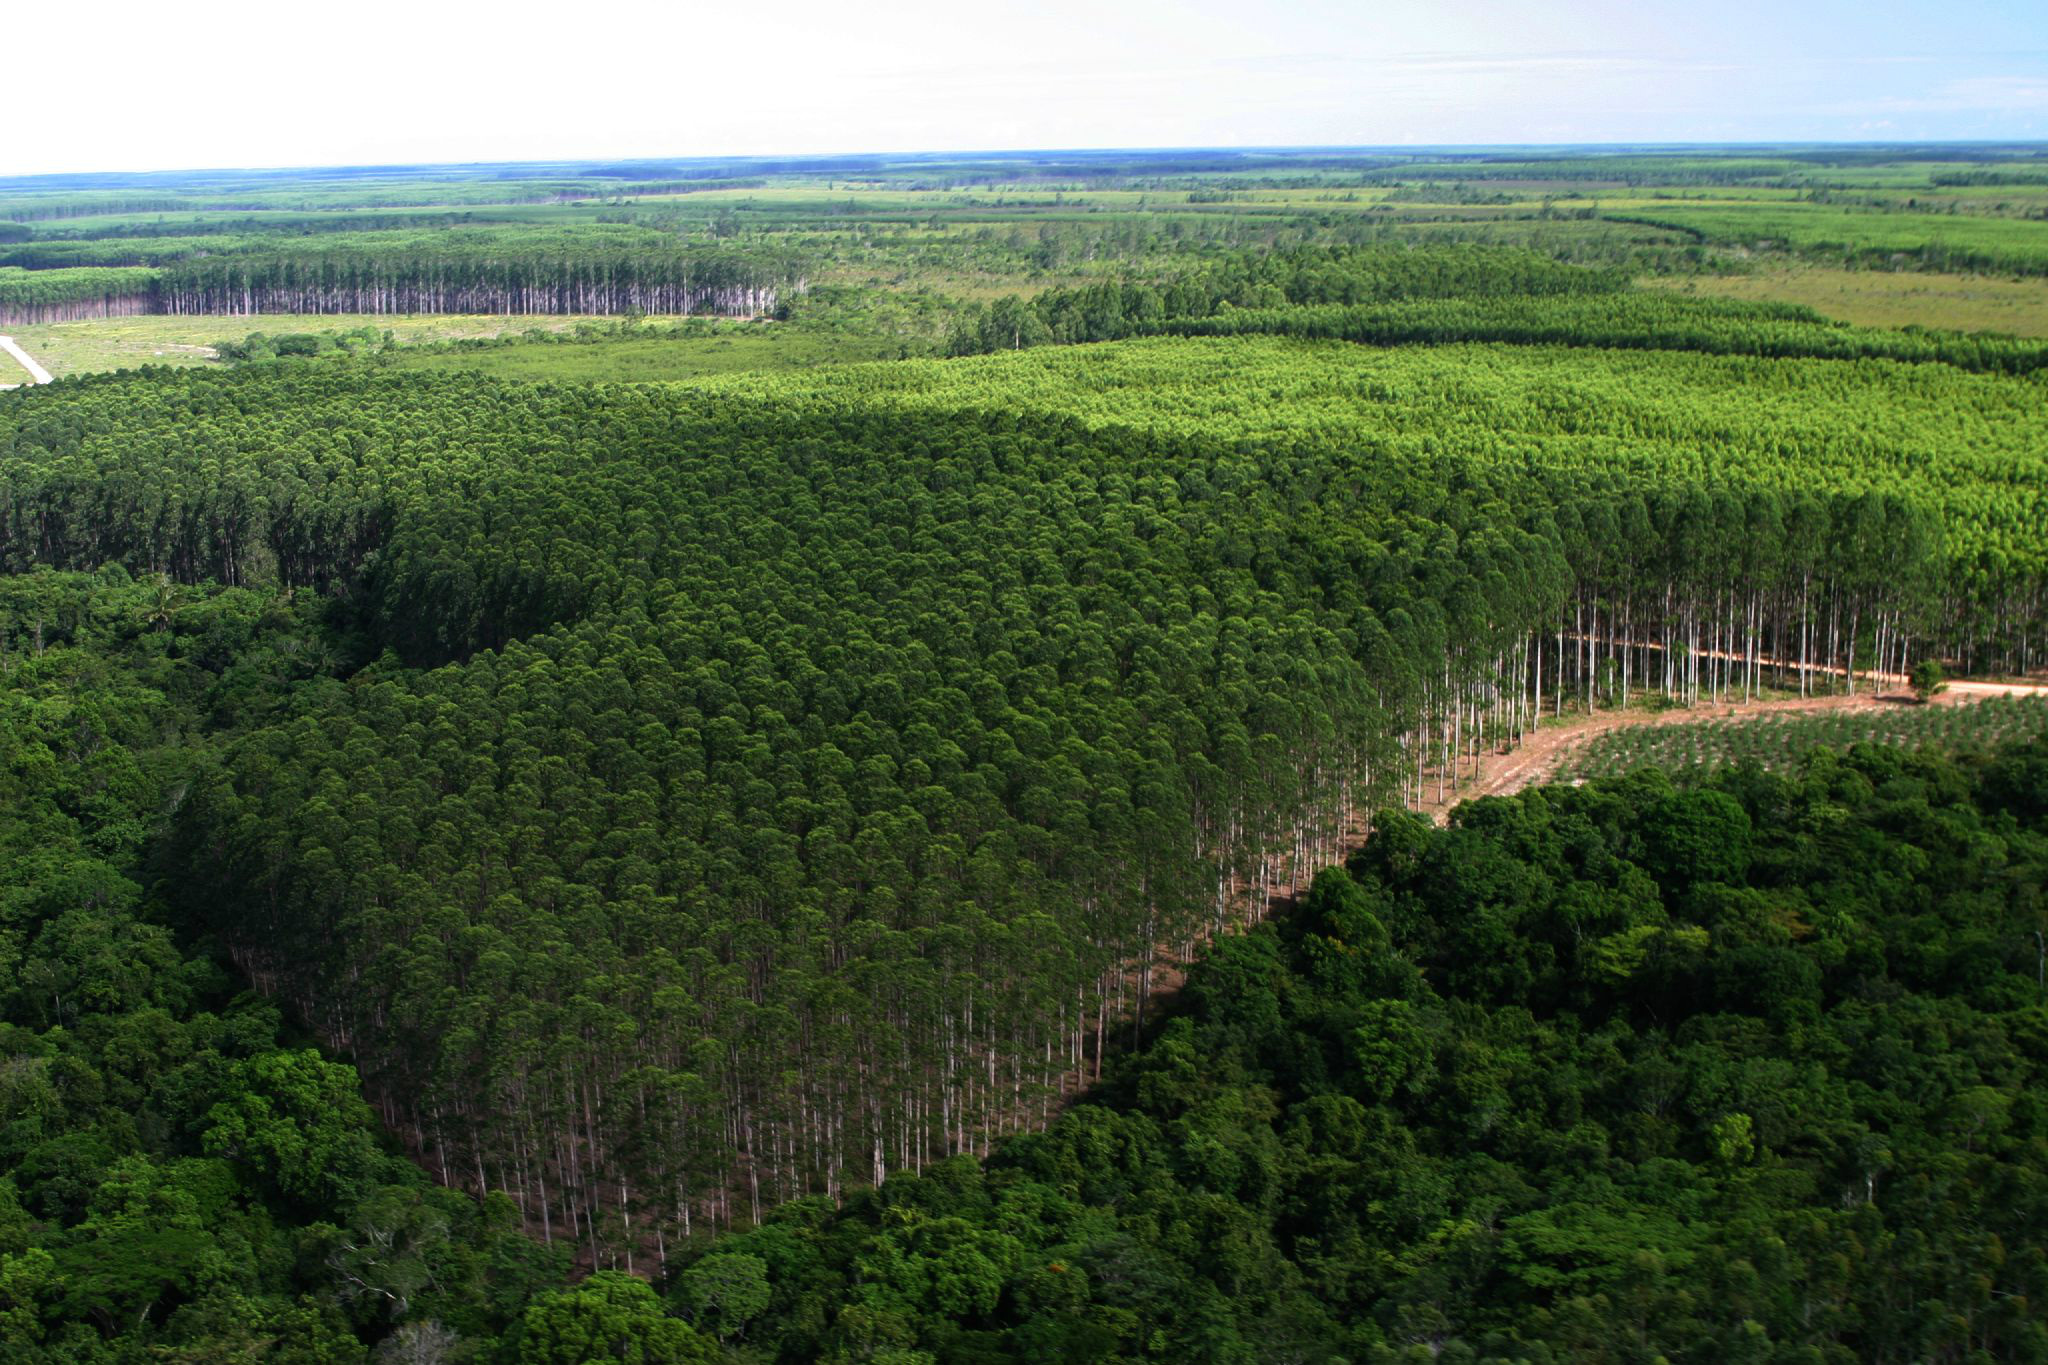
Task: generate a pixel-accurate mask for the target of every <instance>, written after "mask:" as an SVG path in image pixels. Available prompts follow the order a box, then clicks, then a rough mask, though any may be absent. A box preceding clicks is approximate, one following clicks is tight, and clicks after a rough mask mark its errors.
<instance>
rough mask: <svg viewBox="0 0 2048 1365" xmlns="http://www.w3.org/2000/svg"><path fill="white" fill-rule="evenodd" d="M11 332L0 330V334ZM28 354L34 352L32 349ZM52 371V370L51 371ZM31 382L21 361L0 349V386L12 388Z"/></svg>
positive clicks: (10, 334) (10, 333) (7, 334)
mask: <svg viewBox="0 0 2048 1365" xmlns="http://www.w3.org/2000/svg"><path fill="white" fill-rule="evenodd" d="M12 335H13V333H12V332H0V336H12ZM29 354H31V355H33V354H35V353H34V352H33V351H31V352H29ZM53 373H54V372H53ZM29 382H31V379H30V375H29V372H28V371H27V370H25V369H23V368H22V366H21V362H20V361H18V360H16V359H15V358H14V357H13V356H11V355H9V354H7V352H5V351H0V388H14V387H17V386H19V385H22V384H27V383H29Z"/></svg>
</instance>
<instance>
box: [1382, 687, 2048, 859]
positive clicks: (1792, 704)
mask: <svg viewBox="0 0 2048 1365" xmlns="http://www.w3.org/2000/svg"><path fill="white" fill-rule="evenodd" d="M2013 696H2048V683H2041V682H1977V681H1974V680H1972V681H1961V680H1959V681H1955V682H1951V683H1949V684H1948V690H1947V691H1946V692H1942V693H1940V694H1939V695H1937V696H1936V697H1935V699H1934V701H1935V704H1936V705H1938V706H1968V705H1970V704H1971V703H1973V702H1979V701H1983V700H1985V699H1987V698H1990V697H2013ZM1914 705H1918V703H1917V702H1916V701H1915V700H1914V699H1913V697H1912V694H1910V693H1905V692H1887V693H1881V694H1880V693H1868V692H1859V693H1857V694H1856V695H1855V696H1853V697H1851V696H1843V695H1835V696H1826V697H1793V698H1788V699H1785V700H1782V701H1752V702H1724V703H1722V704H1720V705H1718V706H1717V705H1712V704H1707V705H1700V706H1694V707H1690V708H1688V707H1673V708H1671V709H1670V710H1667V711H1597V712H1595V713H1594V714H1592V715H1591V716H1586V715H1579V716H1575V717H1572V718H1571V719H1568V720H1558V719H1550V720H1546V721H1545V722H1544V724H1543V725H1542V727H1541V728H1539V729H1537V730H1534V731H1531V732H1530V733H1528V734H1526V735H1524V736H1523V737H1522V742H1521V743H1520V744H1518V745H1516V746H1515V747H1514V748H1513V749H1511V750H1509V751H1508V752H1506V753H1487V754H1483V755H1481V756H1480V759H1479V777H1478V779H1477V780H1476V781H1474V780H1472V779H1469V778H1468V779H1467V780H1466V782H1465V784H1464V785H1463V786H1462V787H1461V788H1460V789H1459V790H1458V791H1457V792H1455V793H1448V794H1447V795H1448V800H1446V801H1443V802H1438V801H1434V800H1431V801H1426V802H1424V803H1423V807H1422V809H1423V811H1424V813H1426V814H1427V815H1428V816H1429V817H1430V818H1431V819H1432V820H1435V821H1436V822H1437V823H1438V824H1440V825H1441V824H1443V823H1445V822H1446V821H1447V820H1448V819H1449V818H1450V813H1451V810H1452V808H1454V807H1455V806H1457V805H1458V803H1459V802H1461V801H1470V800H1473V799H1475V798H1477V797H1481V796H1512V795H1514V794H1515V793H1516V792H1518V791H1520V790H1522V788H1524V787H1533V786H1536V785H1538V784H1539V783H1542V782H1547V781H1549V780H1551V779H1552V778H1554V777H1556V776H1557V775H1558V774H1559V773H1561V772H1563V771H1564V770H1565V768H1566V767H1567V766H1568V765H1569V763H1570V761H1571V760H1572V759H1573V758H1574V757H1576V756H1577V754H1578V752H1579V750H1580V749H1581V748H1583V747H1584V746H1585V745H1586V744H1587V743H1588V742H1590V741H1591V740H1593V739H1595V738H1597V737H1599V736H1601V735H1604V734H1609V733H1611V732H1613V731H1615V730H1625V729H1629V728H1630V727H1633V726H1638V725H1685V724H1688V723H1691V722H1695V721H1704V720H1735V719H1744V720H1747V719H1754V718H1758V717H1763V716H1774V715H1785V714H1788V713H1796V712H1809V713H1810V712H1816V711H1874V710H1878V709H1880V708H1883V707H1892V706H1914Z"/></svg>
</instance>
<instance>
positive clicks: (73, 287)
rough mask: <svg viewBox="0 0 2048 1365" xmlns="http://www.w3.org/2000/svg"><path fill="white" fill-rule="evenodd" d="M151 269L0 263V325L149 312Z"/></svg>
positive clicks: (154, 275)
mask: <svg viewBox="0 0 2048 1365" xmlns="http://www.w3.org/2000/svg"><path fill="white" fill-rule="evenodd" d="M156 281H157V272H156V271H154V270H124V269H119V268H111V267H88V268H81V269H77V270H17V269H13V268H7V267H0V323H38V322H70V321H73V320H75V319H78V318H109V317H131V316H133V315H135V314H137V313H151V312H155V311H156V309H155V308H154V307H153V306H152V305H153V298H152V291H154V289H155V287H156Z"/></svg>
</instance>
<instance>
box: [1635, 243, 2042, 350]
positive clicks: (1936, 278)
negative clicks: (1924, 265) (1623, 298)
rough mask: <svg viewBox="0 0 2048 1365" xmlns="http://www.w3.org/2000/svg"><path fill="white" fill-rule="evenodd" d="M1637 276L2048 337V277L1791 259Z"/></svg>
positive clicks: (1693, 288)
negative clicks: (1741, 268)
mask: <svg viewBox="0 0 2048 1365" xmlns="http://www.w3.org/2000/svg"><path fill="white" fill-rule="evenodd" d="M2044 231H2048V229H2044ZM1640 283H1642V284H1644V285H1646V286H1649V287H1652V288H1660V289H1670V290H1673V291H1675V292H1678V293H1682V294H1705V295H1712V296H1714V297H1716V298H1724V299H1749V300H1771V301H1777V302H1784V303H1802V304H1805V305H1806V306H1807V307H1809V308H1811V309H1813V310H1814V311H1815V312H1817V313H1819V314H1821V315H1822V316H1823V317H1830V318H1836V319H1838V320H1840V321H1842V322H1851V323H1855V324H1856V325H1857V326H1859V327H1910V326H1918V327H1940V328H1947V329H1950V330H1953V331H1958V332H2005V333H2009V334H2010V335H2013V336H2023V337H2048V279H2034V278H2025V279H2002V278H1999V277H1997V276H1991V275H1950V274H1941V273H1938V272H1935V271H1889V270H1838V269H1833V268H1829V267H1825V266H1804V265H1789V266H1782V267H1778V268H1776V269H1768V270H1758V271H1756V272H1754V273H1752V274H1747V275H1703V276H1683V277H1673V276H1663V277H1651V278H1646V279H1644V280H1642V281H1640Z"/></svg>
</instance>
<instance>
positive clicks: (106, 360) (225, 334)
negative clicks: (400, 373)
mask: <svg viewBox="0 0 2048 1365" xmlns="http://www.w3.org/2000/svg"><path fill="white" fill-rule="evenodd" d="M591 321H596V319H592V318H586V317H573V316H545V317H543V316H512V317H485V316H475V315H455V314H421V315H417V316H396V315H385V316H382V317H376V316H372V315H369V314H361V313H326V314H317V315H315V314H288V313H266V314H259V315H253V316H252V315H248V314H241V315H234V316H183V317H131V318H87V319H83V320H81V321H78V322H49V323H38V324H28V323H19V324H13V325H10V326H9V327H7V328H6V333H7V335H9V336H12V337H13V338H14V339H15V340H16V341H18V342H20V343H21V346H22V349H23V350H25V351H27V352H28V353H29V354H30V355H33V356H34V357H35V358H36V359H37V360H39V361H41V362H42V363H43V365H44V366H45V367H46V368H47V369H48V370H49V371H50V373H51V374H54V375H56V376H57V377H58V378H60V379H61V378H63V377H64V376H66V375H74V374H99V373H104V372H106V371H108V370H129V369H135V368H137V367H139V366H143V365H204V364H207V363H209V362H210V361H212V360H213V358H214V355H213V348H214V347H215V346H218V345H219V344H220V343H221V342H223V341H240V340H241V339H242V338H243V337H246V336H248V335H249V334H250V333H251V332H266V333H268V334H270V335H271V336H277V335H280V334H282V333H286V332H335V331H348V330H350V329H353V328H356V327H374V328H376V329H377V330H378V331H380V332H384V331H388V332H390V333H391V334H392V336H393V338H394V339H395V340H397V341H400V342H415V343H416V342H429V341H450V340H457V339H460V338H465V337H496V336H504V335H506V334H507V333H517V332H524V331H527V330H529V329H531V328H541V329H543V330H545V331H550V332H566V331H570V330H573V329H574V328H575V327H576V326H577V324H579V323H585V322H591ZM4 359H5V357H0V360H4ZM12 363H13V362H11V361H8V362H7V364H8V365H10V366H11V365H12ZM6 382H9V381H7V380H0V383H6Z"/></svg>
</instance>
